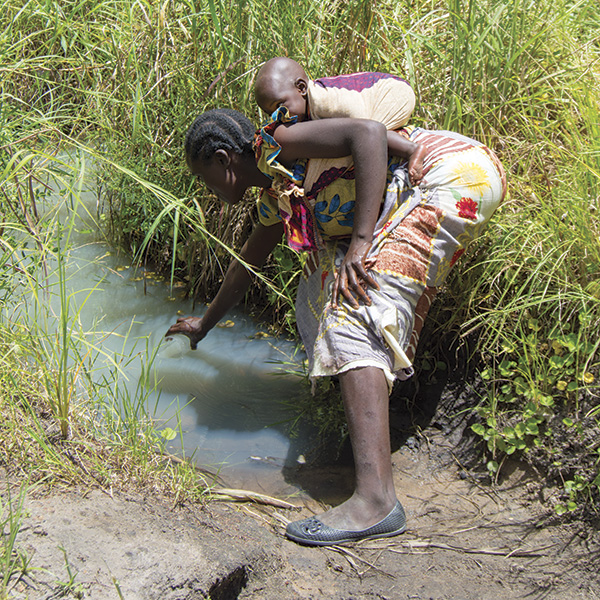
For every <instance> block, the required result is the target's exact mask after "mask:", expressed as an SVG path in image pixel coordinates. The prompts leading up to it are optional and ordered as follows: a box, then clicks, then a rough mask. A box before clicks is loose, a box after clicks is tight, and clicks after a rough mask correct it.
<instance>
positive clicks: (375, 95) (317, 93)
mask: <svg viewBox="0 0 600 600" xmlns="http://www.w3.org/2000/svg"><path fill="white" fill-rule="evenodd" d="M255 96H256V102H257V104H258V106H259V107H260V108H261V109H262V110H263V111H264V112H265V113H267V114H268V115H271V114H272V113H273V112H275V111H276V110H277V109H278V108H279V107H280V106H285V108H287V110H288V112H289V114H290V116H295V117H298V121H306V120H309V119H310V120H317V119H326V118H332V117H337V118H354V119H372V120H374V121H379V122H380V123H383V124H384V125H385V126H386V128H387V129H388V136H387V137H388V151H389V153H390V154H391V155H394V156H399V157H401V158H405V159H406V160H407V161H408V174H409V177H410V181H411V184H412V185H418V184H419V183H421V180H422V178H423V158H424V156H425V153H426V152H425V148H424V147H423V146H421V145H419V144H415V143H413V142H410V141H409V140H407V139H406V138H404V137H403V136H402V135H400V134H398V133H397V132H396V131H395V130H396V129H400V128H401V127H403V126H404V125H406V123H407V122H408V119H409V118H410V115H411V114H412V111H413V109H414V107H415V94H414V92H413V90H412V88H411V87H410V85H409V84H408V83H407V82H406V81H405V80H404V79H402V78H400V77H396V76H395V75H389V74H387V73H371V72H366V73H354V74H351V75H339V76H337V77H323V78H321V79H316V80H314V81H313V80H310V79H309V78H308V76H307V75H306V72H305V71H304V69H303V68H302V66H301V65H300V64H299V63H297V62H296V61H295V60H292V59H290V58H286V57H281V56H280V57H276V58H272V59H271V60H269V61H267V62H266V63H265V64H264V65H263V66H262V67H261V69H260V70H259V72H258V74H257V76H256V82H255Z"/></svg>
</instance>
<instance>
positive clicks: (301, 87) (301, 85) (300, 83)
mask: <svg viewBox="0 0 600 600" xmlns="http://www.w3.org/2000/svg"><path fill="white" fill-rule="evenodd" d="M294 85H295V86H296V89H297V90H298V91H299V92H300V93H301V94H302V95H303V96H306V93H307V91H308V83H307V81H306V79H303V78H302V77H298V79H296V81H295V82H294Z"/></svg>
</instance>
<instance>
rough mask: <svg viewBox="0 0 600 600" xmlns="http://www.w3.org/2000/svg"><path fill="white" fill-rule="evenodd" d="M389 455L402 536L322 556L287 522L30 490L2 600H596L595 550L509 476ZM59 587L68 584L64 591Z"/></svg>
mask: <svg viewBox="0 0 600 600" xmlns="http://www.w3.org/2000/svg"><path fill="white" fill-rule="evenodd" d="M419 439H420V440H421V442H422V443H420V444H418V445H413V447H412V448H411V447H409V446H408V445H405V446H403V447H402V448H400V449H399V450H397V451H396V452H395V453H394V456H393V460H394V477H395V482H396V485H397V489H398V490H399V496H400V497H401V499H402V502H403V504H404V506H405V508H406V511H407V516H408V531H407V532H406V533H405V534H404V535H402V536H399V537H397V538H394V539H389V540H373V541H365V542H361V543H358V544H354V545H347V546H345V547H335V548H331V549H319V548H305V547H301V546H298V545H296V544H294V543H293V542H289V541H287V540H286V539H285V538H284V537H283V531H284V526H285V522H286V519H296V518H298V517H299V516H304V515H308V514H310V512H311V509H312V510H316V509H318V507H317V506H316V503H308V506H304V507H302V508H299V509H298V510H297V511H285V510H282V509H274V508H272V507H263V506H258V505H253V504H234V503H220V502H213V503H210V504H208V505H207V506H204V507H201V506H183V507H181V506H178V507H175V506H173V500H172V499H170V498H156V497H149V496H140V495H129V496H128V495H122V494H120V495H114V496H112V497H111V495H110V494H109V493H107V492H104V491H100V490H74V491H71V492H69V493H61V494H55V495H51V496H48V495H45V494H43V493H42V492H41V491H38V492H37V493H36V492H32V493H31V494H30V495H29V497H28V499H27V501H26V508H27V511H28V516H27V517H26V518H25V520H24V522H23V524H22V528H21V531H20V532H19V536H18V547H19V548H20V549H21V550H24V551H25V552H26V553H27V554H28V556H30V557H31V562H30V567H29V569H28V575H27V576H26V577H25V578H24V579H23V580H22V581H21V582H19V583H18V584H16V585H15V587H14V588H13V590H12V595H11V596H10V597H11V598H29V599H32V600H33V599H35V600H37V599H40V600H41V599H44V600H49V599H51V598H57V597H67V598H71V597H72V598H91V599H94V600H105V599H106V600H109V599H115V598H124V599H125V600H159V599H160V600H196V599H198V600H199V599H202V598H210V599H212V600H230V599H236V598H240V599H241V598H261V599H263V598H264V599H271V598H272V599H274V600H275V599H280V598H302V599H304V598H310V599H312V598H314V599H317V598H319V599H320V598H328V599H333V600H338V599H339V600H342V599H343V600H348V599H350V598H382V599H405V598H406V599H430V598H434V599H444V600H448V599H453V598H456V599H461V600H465V599H478V600H479V599H490V600H491V599H494V600H495V599H497V598H525V597H527V598H540V599H542V598H548V599H554V598H569V599H593V598H598V597H599V596H598V593H597V592H596V590H598V589H600V580H599V579H600V577H599V575H598V569H597V566H598V564H600V563H599V561H600V539H599V537H598V534H597V533H596V532H592V531H591V530H590V529H588V528H586V527H584V526H583V525H570V526H566V525H559V524H556V523H554V522H553V519H552V517H551V515H550V514H548V512H547V510H546V509H544V508H543V506H542V505H541V504H540V501H539V494H538V493H537V484H534V481H533V480H532V479H531V477H530V475H529V474H528V473H527V471H526V470H524V469H522V468H521V467H519V465H517V464H515V465H514V466H513V467H512V469H511V470H510V473H509V474H508V475H507V477H506V478H505V480H504V481H503V482H502V483H501V484H500V485H499V486H498V487H489V486H485V485H481V484H479V483H478V482H477V481H476V480H475V479H473V478H472V477H470V476H469V475H468V474H466V475H465V471H464V470H463V469H462V468H461V466H460V465H459V464H457V462H456V461H455V459H454V457H453V453H452V447H451V446H449V444H448V440H447V438H446V437H445V436H444V435H443V434H442V433H440V432H439V431H438V430H436V429H435V428H430V429H428V430H424V431H423V433H422V435H421V436H420V438H419ZM69 580H70V581H71V583H70V585H66V583H67V582H69Z"/></svg>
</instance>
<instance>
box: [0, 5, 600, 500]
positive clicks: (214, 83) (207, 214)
mask: <svg viewBox="0 0 600 600" xmlns="http://www.w3.org/2000/svg"><path fill="white" fill-rule="evenodd" d="M0 7H1V12H0V56H1V57H2V61H1V63H0V71H1V84H0V85H1V93H2V100H1V102H2V104H1V112H0V147H1V152H2V163H1V166H2V169H3V174H2V179H1V180H0V183H1V185H2V187H3V190H4V191H5V192H6V196H4V197H3V199H2V204H3V210H2V213H3V222H2V225H0V228H1V231H2V235H3V252H4V255H3V259H2V261H1V262H0V269H1V270H2V276H1V278H0V281H1V282H2V286H3V287H2V289H3V290H4V303H5V304H9V303H11V302H14V301H15V300H14V298H12V297H11V294H13V292H14V285H13V281H14V279H15V278H16V277H17V274H16V273H17V272H19V273H20V272H21V271H23V272H24V273H29V271H28V268H24V267H19V266H18V265H15V264H14V262H13V258H12V256H14V249H15V248H14V245H15V244H16V243H17V242H15V241H14V240H13V236H12V233H11V230H12V229H13V228H17V229H20V231H21V232H22V233H23V235H24V236H25V237H26V238H28V239H29V240H30V245H29V250H30V251H31V249H32V248H33V245H32V244H35V245H36V247H37V251H36V252H37V254H36V256H37V257H38V258H36V260H38V261H39V262H40V264H42V265H43V264H45V261H46V257H47V256H49V255H51V254H52V252H53V251H52V248H53V247H54V246H55V245H56V244H57V237H56V236H57V235H58V231H59V230H60V229H59V228H58V224H57V222H56V220H55V219H52V218H51V217H44V218H43V219H42V218H41V217H40V215H36V214H35V204H34V201H35V194H33V192H31V191H30V190H32V189H33V188H31V187H28V185H27V184H28V182H32V181H35V179H36V178H39V175H38V174H37V173H36V171H35V168H34V167H36V168H37V166H39V165H41V164H43V165H46V166H44V167H43V168H48V169H54V166H53V163H54V159H53V157H52V154H53V153H54V152H56V150H57V149H59V148H62V147H64V146H65V145H66V144H68V143H71V142H73V141H74V140H75V139H77V140H79V143H80V144H81V143H82V141H84V142H85V143H86V144H87V145H88V146H89V148H90V150H89V153H90V154H91V155H94V156H96V158H97V160H98V161H99V163H100V168H101V183H102V189H103V194H104V199H105V203H106V205H105V210H106V212H105V215H104V216H103V219H104V223H105V226H106V231H107V232H108V235H109V236H110V238H111V240H112V241H113V242H114V243H115V244H118V245H120V246H122V247H124V248H126V249H128V250H129V251H131V252H132V253H133V254H134V255H135V256H136V257H138V258H139V259H141V260H150V261H152V262H153V263H154V264H158V265H160V266H162V268H164V269H165V270H166V271H168V272H170V275H171V277H172V278H180V279H183V280H186V281H187V282H188V283H189V289H190V293H192V294H194V295H198V296H201V297H210V296H211V295H212V294H213V293H214V290H215V288H216V286H217V285H218V283H219V281H220V279H221V277H222V274H223V272H224V270H225V268H226V265H227V261H228V259H229V256H230V254H231V252H232V251H233V250H234V249H236V248H239V246H240V243H241V241H242V240H243V239H244V238H245V236H246V235H247V233H248V231H249V230H250V229H251V227H252V224H253V223H254V222H255V220H256V216H255V214H254V212H253V211H252V202H249V203H248V205H245V206H239V207H235V208H226V207H221V206H220V205H218V203H217V202H216V201H215V200H214V199H212V198H210V197H209V196H208V194H207V193H206V191H205V190H203V189H202V188H201V187H199V186H198V184H196V183H195V182H194V181H192V179H191V178H190V177H189V175H188V174H187V173H186V170H185V164H184V160H183V155H182V142H183V136H184V134H185V131H186V129H187V127H188V125H189V123H190V122H191V120H192V119H193V118H194V117H195V116H196V115H197V114H199V113H200V112H202V111H203V110H206V109H208V108H213V107H219V106H228V107H234V108H238V109H240V110H241V111H242V112H244V113H246V114H247V115H248V116H249V117H250V118H252V119H254V121H255V122H257V123H258V122H259V121H260V120H261V115H259V113H258V109H257V108H256V107H255V105H254V103H253V97H252V82H253V77H254V74H255V73H256V70H257V68H258V67H259V66H260V64H261V62H262V61H264V60H266V59H268V58H270V57H272V56H275V55H280V54H285V55H289V56H291V57H293V58H295V59H297V60H299V61H300V62H302V63H303V64H304V65H305V66H306V68H307V71H308V73H309V75H310V76H312V77H317V76H322V75H332V74H337V73H342V72H351V71H356V70H379V71H388V72H392V73H398V74H403V75H405V76H406V77H407V78H408V79H409V80H410V81H411V82H412V84H413V85H414V87H415V90H416V93H417V96H418V108H417V110H416V111H415V115H414V118H413V123H415V124H418V125H422V126H424V127H431V128H447V129H452V130H455V131H459V132H461V133H463V134H466V135H471V136H473V137H476V138H477V139H479V140H481V141H483V142H485V143H487V144H488V145H489V146H490V147H492V148H493V149H494V150H496V151H497V152H498V154H499V155H500V157H501V159H502V161H503V163H504V165H505V167H506V169H507V172H508V176H509V189H510V198H509V199H508V200H507V202H506V203H505V204H504V206H503V207H502V208H501V209H500V210H499V211H498V214H497V217H496V218H495V220H494V222H493V224H492V225H491V226H490V227H489V228H488V230H487V232H486V234H485V236H484V237H483V239H482V240H481V241H480V242H479V243H478V244H477V246H476V247H475V248H474V249H473V250H472V252H471V254H470V258H468V259H467V260H463V262H462V264H460V266H459V267H458V268H457V269H456V270H455V271H454V273H453V274H452V276H451V278H450V281H449V282H448V284H447V286H446V288H445V290H444V293H443V294H442V298H441V299H440V300H439V301H438V303H437V306H436V310H434V312H433V313H432V315H431V323H432V327H431V328H430V329H431V330H433V331H434V332H440V331H442V332H448V331H455V332H456V334H457V335H460V336H463V337H467V336H468V334H471V333H476V334H477V348H476V349H475V350H474V353H475V352H476V353H477V354H478V355H479V356H481V358H482V360H483V361H484V363H485V364H484V367H485V368H484V371H483V376H484V378H485V379H486V380H487V382H488V385H487V390H488V391H487V396H486V397H484V398H481V404H480V406H479V408H478V413H479V416H480V421H478V423H477V424H475V425H474V431H475V432H476V433H477V434H479V435H481V436H482V438H484V439H485V442H486V462H487V464H488V467H489V469H490V471H491V472H492V473H494V472H497V470H498V468H499V465H500V464H501V462H502V460H503V458H504V457H505V456H507V455H510V454H512V453H514V452H516V451H517V452H522V453H525V454H527V455H528V456H530V457H531V460H532V461H534V462H535V461H536V460H537V461H542V462H543V464H544V465H547V466H548V472H549V473H550V475H551V476H553V477H554V478H555V479H556V480H557V481H561V480H562V481H563V482H564V488H565V491H564V493H563V500H562V501H561V502H560V503H559V504H558V505H557V510H558V511H559V512H560V511H563V510H567V509H569V510H575V509H577V507H578V506H581V505H586V506H587V507H588V508H590V507H593V506H594V505H595V506H597V499H598V484H599V483H600V479H598V463H599V461H600V454H599V443H598V441H597V440H598V437H597V435H596V434H597V432H598V419H599V417H600V414H599V412H600V411H599V408H598V402H597V381H598V347H599V344H600V342H598V335H597V332H598V330H599V317H600V312H599V303H600V241H599V233H600V232H599V222H598V202H599V197H600V131H599V129H600V126H599V123H598V117H597V115H598V109H599V107H598V98H599V97H600V75H599V70H600V68H599V64H600V63H599V57H600V39H599V37H598V32H599V31H600V15H599V14H598V10H597V3H596V0H581V1H573V0H555V1H553V2H550V1H548V0H543V1H541V2H539V1H538V2H532V1H524V0H514V1H512V0H511V1H508V0H504V1H502V0H482V1H480V2H474V1H471V2H460V1H459V0H445V1H438V2H433V1H425V0H415V1H413V2H410V3H408V2H392V1H386V2H379V3H373V2H368V1H364V0H361V1H356V0H351V1H349V2H348V1H343V2H342V1H341V0H331V1H320V2H319V1H314V0H313V1H309V0H297V1H295V2H280V1H277V2H276V1H274V0H256V1H254V2H249V1H244V0H242V1H240V2H236V3H228V2H224V1H223V0H166V1H165V2H158V3H155V2H149V1H145V0H136V1H133V0H113V1H109V0H96V1H89V0H88V1H76V0H72V1H63V2H60V3H58V2H54V1H45V2H44V1H42V0H30V1H29V2H26V3H24V4H23V2H20V1H17V0H0ZM91 148H93V150H92V149H91ZM11 157H12V159H11ZM15 157H18V158H15ZM61 168H64V167H61ZM75 195H76V194H75ZM5 200H6V201H5ZM249 200H251V198H249ZM26 211H28V214H29V218H28V219H26V220H25V221H24V220H23V215H24V214H25V213H26ZM20 240H21V242H19V243H22V240H23V238H22V237H21V238H20ZM59 254H60V253H59ZM292 258H294V257H293V256H292V255H291V253H290V251H289V250H287V249H286V248H285V247H284V246H281V247H280V248H278V250H277V252H276V253H275V254H274V258H273V259H272V262H271V263H270V265H269V266H268V267H267V269H266V274H267V277H270V278H271V279H273V280H274V281H276V284H277V285H271V286H265V285H264V282H260V285H257V286H255V287H254V288H253V289H252V290H251V293H250V294H249V296H248V304H249V306H250V307H251V308H252V309H253V310H255V311H258V310H262V311H263V312H264V314H265V315H266V316H269V318H271V319H272V321H273V323H275V324H277V325H278V326H282V325H283V324H285V325H286V326H288V327H289V326H290V319H289V311H290V304H291V299H292V298H293V289H294V285H295V284H294V281H293V279H294V278H295V277H296V276H297V267H295V268H291V269H290V268H289V267H290V265H291V264H292V263H291V259H292ZM296 264H297V263H296ZM282 266H283V267H285V269H282V268H281V267H282ZM19 269H20V270H19ZM38 277H40V275H39V274H38V275H33V274H25V275H24V274H22V279H24V280H26V281H27V282H28V284H29V285H30V286H31V289H32V290H34V289H35V290H37V289H38V287H39V286H40V285H41V283H40V280H39V279H37V278H38ZM290 281H291V283H290ZM278 289H279V290H284V292H283V293H281V292H280V291H279V292H278V291H276V290H278ZM59 293H60V290H59ZM68 305H69V302H68V298H65V304H64V306H63V310H64V314H63V315H61V318H62V321H61V322H62V326H63V328H62V330H61V331H62V333H61V334H60V335H59V337H58V340H59V344H58V345H56V346H55V348H59V354H58V358H56V357H54V358H53V360H54V363H53V362H51V361H49V360H48V355H44V356H43V357H42V356H41V355H40V354H39V352H43V351H44V350H43V348H44V345H43V344H40V345H39V348H38V347H37V346H36V345H35V344H33V343H32V341H30V340H32V339H35V337H36V336H37V335H39V332H38V330H37V329H35V327H34V325H33V322H27V323H26V324H25V325H18V324H17V322H16V321H15V320H11V319H10V317H3V322H2V324H1V325H2V327H3V329H4V331H5V332H6V334H5V335H4V336H3V338H2V339H4V340H6V342H5V344H7V347H6V348H5V350H6V351H7V356H6V358H5V359H4V361H3V363H2V374H3V375H2V377H3V379H2V382H3V385H2V390H3V392H2V393H3V397H2V403H3V404H2V406H3V408H2V411H3V413H6V414H10V413H11V411H13V412H12V414H13V416H12V421H11V422H14V423H17V422H18V420H19V419H23V418H27V419H31V418H32V415H33V414H34V413H35V411H33V412H32V411H31V410H30V407H31V405H32V404H34V403H37V402H42V401H43V402H45V403H46V404H47V405H48V406H50V407H51V409H52V415H53V416H54V418H55V419H57V422H58V423H59V425H60V426H61V427H62V428H63V434H65V433H67V431H68V428H69V427H71V428H73V427H76V426H77V422H78V420H77V419H74V418H73V414H74V411H75V410H76V409H75V407H73V406H71V400H72V395H73V393H72V390H73V389H74V388H73V381H74V380H75V379H80V378H81V376H82V373H83V372H84V371H85V369H82V368H81V366H82V365H83V364H84V363H85V362H86V360H87V359H86V352H87V350H86V349H85V347H78V349H77V350H76V351H75V350H74V347H75V346H76V345H77V344H79V343H80V342H79V341H73V336H70V335H68V332H70V331H72V327H71V326H70V323H71V321H72V320H73V318H74V315H72V314H71V313H70V312H69V310H68V309H69V306H68ZM265 305H266V306H268V307H269V311H265V309H264V307H265ZM259 307H260V308H259ZM6 314H8V313H6ZM19 327H21V329H19ZM24 330H29V331H30V332H31V338H28V337H27V336H26V335H25V334H24ZM26 340H29V341H26ZM71 343H73V346H70V348H71V350H72V351H73V352H76V353H77V356H79V358H78V359H75V360H70V361H67V360H65V354H64V353H65V352H67V349H66V348H67V346H69V344H71ZM10 344H13V345H15V346H14V347H15V348H17V349H18V350H14V351H13V350H11V348H12V347H13V346H10ZM34 348H35V350H34ZM71 350H69V351H71ZM61 352H62V354H60V353H61ZM25 357H26V358H25ZM60 357H62V359H63V360H62V362H61V358H60ZM25 363H27V365H28V368H29V370H30V371H31V372H33V373H37V372H38V371H39V370H41V374H40V375H39V377H38V378H36V379H35V380H31V379H30V377H29V376H27V377H26V379H24V380H21V379H20V378H19V379H15V377H14V375H10V376H9V375H8V373H9V372H11V371H12V372H13V373H14V372H15V371H14V367H15V365H24V364H25ZM48 364H54V365H55V366H54V367H51V368H48V367H46V368H43V367H42V365H48ZM22 372H23V371H21V370H18V373H22ZM52 378H54V379H52ZM61 378H62V379H61ZM35 381H38V385H37V386H36V384H35ZM50 381H52V382H53V385H51V384H50ZM107 387H109V386H107ZM32 388H34V389H32ZM112 389H114V386H113V388H112ZM69 390H71V391H69ZM32 398H35V400H32ZM131 401H132V403H133V404H134V405H138V404H137V402H138V400H137V399H132V400H131ZM65 402H66V403H67V404H66V405H65ZM15 407H20V408H19V412H18V413H15V412H14V411H15V410H16V408H15ZM36 414H38V413H36ZM23 415H26V416H23ZM142 420H143V419H142ZM29 422H30V423H31V421H29ZM33 423H34V424H33V425H30V426H29V427H31V430H32V431H34V432H38V434H39V438H40V439H39V440H38V441H37V447H38V450H36V451H40V450H39V448H43V449H44V451H46V450H45V448H51V446H49V445H47V443H46V442H44V441H43V440H42V436H41V433H39V432H40V429H39V428H37V426H35V421H33ZM118 425H119V426H120V425H121V423H119V424H118ZM14 426H16V425H14ZM119 426H117V427H116V428H115V430H114V431H113V438H114V437H115V436H116V435H117V433H116V432H117V430H119ZM4 427H5V428H6V427H8V428H10V427H11V425H10V423H5V425H4ZM125 435H127V436H133V437H134V438H136V439H139V438H138V437H136V436H137V435H138V434H137V433H134V434H129V433H128V434H125ZM140 435H141V434H140ZM144 435H145V434H144ZM142 437H143V436H142ZM1 438H2V440H3V441H2V442H1V444H0V449H2V448H3V450H2V454H1V455H2V456H3V461H5V460H8V456H9V452H8V446H7V444H10V443H11V442H10V441H8V442H7V440H11V439H14V437H11V436H5V435H3V436H1ZM129 439H131V437H128V440H129ZM567 446H570V447H572V448H575V449H576V458H575V456H574V458H573V459H572V460H571V459H569V458H568V456H567V454H565V452H564V451H563V450H564V448H566V447H567ZM147 447H148V448H149V447H154V441H152V442H151V443H150V442H149V443H148V444H147ZM48 451H50V450H48ZM52 451H54V450H52ZM25 454H26V453H25ZM12 456H13V457H14V454H13V455H12ZM47 456H50V455H47ZM61 456H62V455H61ZM144 456H147V455H146V454H144ZM23 460H24V461H25V464H29V468H31V469H33V468H34V467H33V466H32V465H33V462H34V461H28V460H26V459H23ZM46 462H47V463H51V464H53V465H54V464H55V462H54V460H53V459H50V458H47V459H46ZM56 463H62V465H61V466H60V469H70V468H71V467H70V466H69V465H68V464H65V460H64V457H63V458H62V461H61V460H60V459H59V458H58V455H57V458H56ZM56 468H59V467H58V466H57V467H56ZM146 475H147V473H146V472H145V471H144V472H143V476H144V477H145V476H146Z"/></svg>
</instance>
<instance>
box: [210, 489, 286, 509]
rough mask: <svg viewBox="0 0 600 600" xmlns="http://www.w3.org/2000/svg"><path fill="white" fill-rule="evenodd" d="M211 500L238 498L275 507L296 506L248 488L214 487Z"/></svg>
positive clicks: (242, 500)
mask: <svg viewBox="0 0 600 600" xmlns="http://www.w3.org/2000/svg"><path fill="white" fill-rule="evenodd" d="M211 498H212V499H213V500H238V501H241V502H256V503H257V504H267V505H268V506H276V507H277V508H298V507H297V506H295V505H294V504H291V503H290V502H286V501H285V500H280V499H279V498H273V497H272V496H266V495H265V494H259V493H258V492H251V491H249V490H234V489H231V488H215V489H213V490H212V491H211Z"/></svg>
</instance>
